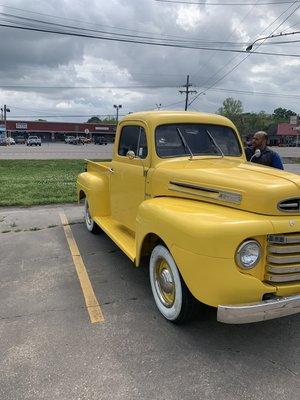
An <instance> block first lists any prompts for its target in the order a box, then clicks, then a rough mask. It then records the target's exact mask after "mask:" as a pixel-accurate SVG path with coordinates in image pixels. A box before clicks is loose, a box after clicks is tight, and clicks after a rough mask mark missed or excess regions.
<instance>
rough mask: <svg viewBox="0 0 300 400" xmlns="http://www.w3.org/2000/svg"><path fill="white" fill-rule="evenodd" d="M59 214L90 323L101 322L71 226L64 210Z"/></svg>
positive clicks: (99, 312)
mask: <svg viewBox="0 0 300 400" xmlns="http://www.w3.org/2000/svg"><path fill="white" fill-rule="evenodd" d="M59 216H60V220H61V223H62V225H63V228H64V232H65V235H66V238H67V242H68V245H69V248H70V252H71V255H72V258H73V262H74V265H75V268H76V272H77V276H78V279H79V282H80V285H81V289H82V293H83V296H84V300H85V304H86V307H87V310H88V313H89V316H90V320H91V322H92V323H97V322H103V321H104V317H103V314H102V311H101V308H100V306H99V303H98V300H97V298H96V296H95V293H94V290H93V287H92V285H91V282H90V279H89V276H88V273H87V271H86V268H85V265H84V262H83V260H82V257H81V255H80V252H79V249H78V247H77V244H76V241H75V239H74V236H73V233H72V230H71V227H70V225H69V223H68V219H67V216H66V214H65V213H64V212H61V213H59Z"/></svg>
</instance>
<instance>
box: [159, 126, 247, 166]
mask: <svg viewBox="0 0 300 400" xmlns="http://www.w3.org/2000/svg"><path fill="white" fill-rule="evenodd" d="M183 125H185V126H187V125H191V126H195V125H202V126H203V127H204V129H208V130H209V132H210V133H211V128H213V127H216V126H217V127H223V128H227V129H229V130H230V131H231V132H232V133H233V136H234V138H235V140H236V143H237V146H238V150H239V154H236V155H233V154H230V155H227V154H225V153H224V155H221V154H199V153H194V152H193V157H191V155H190V153H189V152H187V153H186V154H181V155H167V156H162V155H160V154H159V153H158V151H157V129H158V128H160V127H162V126H175V127H176V128H179V129H180V130H181V128H182V126H183ZM181 132H182V131H181ZM206 135H208V134H207V133H206ZM178 137H180V135H178ZM213 139H214V141H215V142H216V143H217V144H218V142H217V140H216V138H213ZM218 146H219V144H218ZM154 147H155V153H156V155H157V157H158V158H160V159H170V158H183V157H187V158H189V159H190V160H193V159H197V158H207V157H209V158H211V157H213V158H220V157H234V158H239V157H242V156H243V148H242V146H241V141H240V138H239V135H238V133H237V132H236V130H235V129H233V127H231V126H229V125H223V124H212V123H203V122H171V123H164V124H159V125H157V126H156V127H155V131H154ZM220 147H221V146H220Z"/></svg>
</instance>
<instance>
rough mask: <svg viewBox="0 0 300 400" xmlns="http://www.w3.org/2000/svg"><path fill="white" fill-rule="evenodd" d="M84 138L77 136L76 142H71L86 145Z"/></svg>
mask: <svg viewBox="0 0 300 400" xmlns="http://www.w3.org/2000/svg"><path fill="white" fill-rule="evenodd" d="M84 139H85V138H84V137H83V136H77V137H75V138H74V140H73V141H72V142H71V143H72V144H84Z"/></svg>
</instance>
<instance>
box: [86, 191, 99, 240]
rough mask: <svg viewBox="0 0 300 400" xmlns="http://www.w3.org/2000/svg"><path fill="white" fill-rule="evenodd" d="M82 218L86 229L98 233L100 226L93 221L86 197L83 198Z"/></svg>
mask: <svg viewBox="0 0 300 400" xmlns="http://www.w3.org/2000/svg"><path fill="white" fill-rule="evenodd" d="M84 220H85V226H86V228H87V230H88V231H89V232H91V233H98V232H99V230H100V228H99V226H98V225H97V224H96V222H95V221H93V219H92V217H91V214H90V210H89V203H88V201H87V198H85V200H84Z"/></svg>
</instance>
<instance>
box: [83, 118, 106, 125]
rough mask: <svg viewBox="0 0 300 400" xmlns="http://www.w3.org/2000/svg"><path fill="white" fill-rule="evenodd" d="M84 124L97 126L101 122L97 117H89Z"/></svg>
mask: <svg viewBox="0 0 300 400" xmlns="http://www.w3.org/2000/svg"><path fill="white" fill-rule="evenodd" d="M86 122H87V123H89V124H98V123H99V122H102V121H101V119H100V118H98V117H91V118H90V119H88V120H87V121H86Z"/></svg>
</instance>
